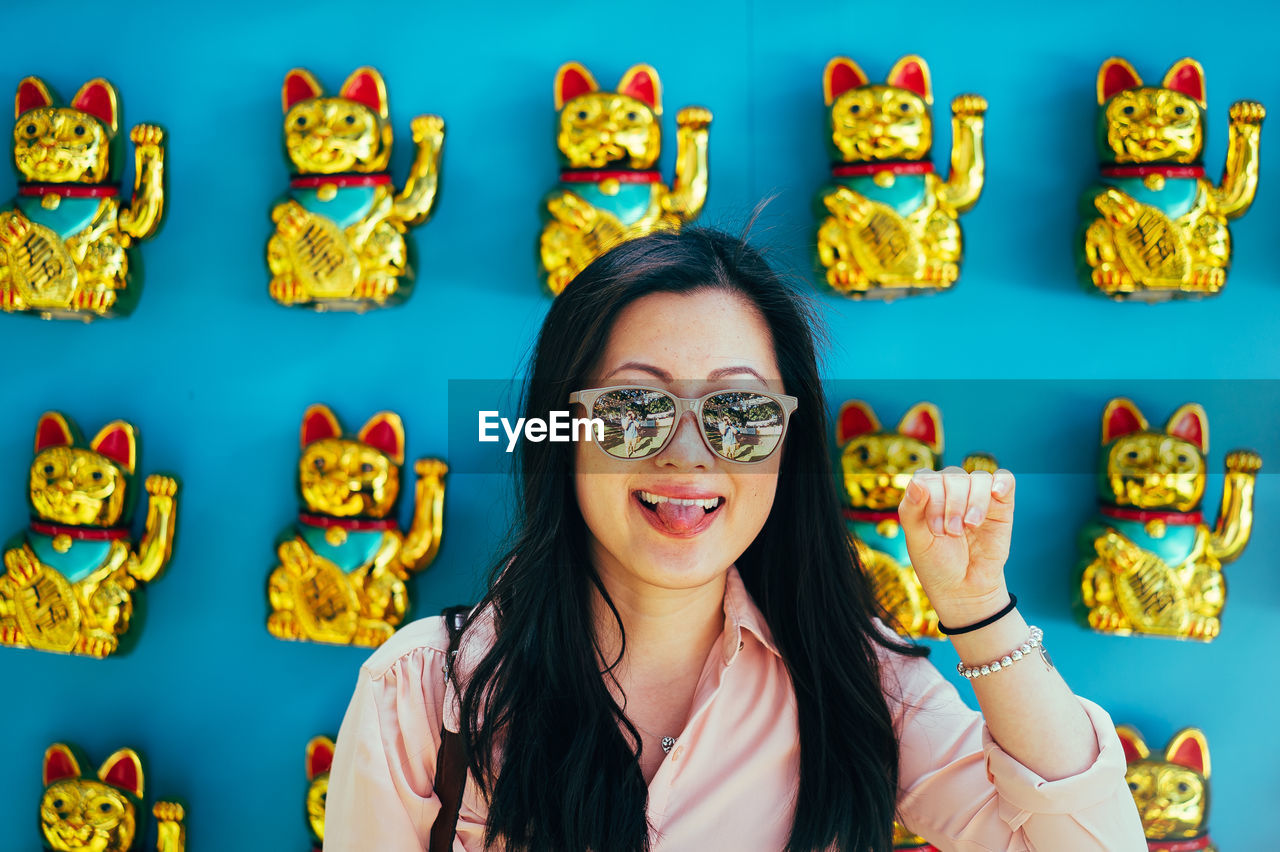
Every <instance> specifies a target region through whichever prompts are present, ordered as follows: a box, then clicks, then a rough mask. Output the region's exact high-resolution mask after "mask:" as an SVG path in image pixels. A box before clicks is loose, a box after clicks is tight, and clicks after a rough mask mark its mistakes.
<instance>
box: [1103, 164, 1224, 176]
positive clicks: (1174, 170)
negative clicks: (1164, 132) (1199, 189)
mask: <svg viewBox="0 0 1280 852" xmlns="http://www.w3.org/2000/svg"><path fill="white" fill-rule="evenodd" d="M1147 175H1160V176H1161V177H1167V178H1202V177H1204V166H1161V165H1156V164H1150V163H1149V164H1147V165H1145V166H1103V167H1102V176H1103V177H1146V176H1147Z"/></svg>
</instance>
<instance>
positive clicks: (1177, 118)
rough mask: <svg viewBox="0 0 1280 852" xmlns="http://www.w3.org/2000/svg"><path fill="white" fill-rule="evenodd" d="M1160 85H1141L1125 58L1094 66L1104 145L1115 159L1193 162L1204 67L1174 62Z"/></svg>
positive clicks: (1200, 143)
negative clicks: (1159, 86)
mask: <svg viewBox="0 0 1280 852" xmlns="http://www.w3.org/2000/svg"><path fill="white" fill-rule="evenodd" d="M1161 86H1162V87H1161V88H1157V87H1154V86H1144V85H1143V84H1142V80H1141V79H1140V78H1139V77H1138V75H1137V73H1136V72H1135V71H1134V70H1133V66H1131V65H1129V63H1128V62H1126V61H1125V60H1123V59H1119V58H1112V59H1108V60H1107V61H1106V62H1104V63H1103V64H1102V68H1101V69H1100V70H1099V71H1098V104H1099V106H1100V107H1101V110H1100V113H1101V115H1100V121H1101V122H1102V125H1103V126H1102V133H1103V135H1104V138H1105V139H1106V144H1107V148H1108V149H1109V150H1110V153H1111V154H1112V155H1113V156H1114V158H1115V162H1117V163H1156V162H1165V163H1194V162H1196V161H1198V160H1199V159H1200V154H1201V152H1202V150H1203V149H1204V108H1205V101H1204V71H1203V70H1202V69H1201V67H1200V64H1199V63H1198V62H1196V61H1195V60H1194V59H1182V60H1179V61H1178V62H1176V63H1174V65H1173V67H1171V68H1170V69H1169V72H1168V73H1167V74H1166V75H1165V78H1164V81H1163V82H1162V83H1161Z"/></svg>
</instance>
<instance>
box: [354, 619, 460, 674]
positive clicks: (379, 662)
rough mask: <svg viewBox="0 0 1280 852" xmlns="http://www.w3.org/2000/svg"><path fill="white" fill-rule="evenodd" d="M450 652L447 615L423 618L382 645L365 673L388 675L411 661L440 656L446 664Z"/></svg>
mask: <svg viewBox="0 0 1280 852" xmlns="http://www.w3.org/2000/svg"><path fill="white" fill-rule="evenodd" d="M448 653H449V630H448V628H447V627H445V623H444V616H442V615H433V616H430V617H429V618H419V619H417V620H416V621H411V622H409V623H408V624H406V625H404V626H403V627H401V628H400V629H399V630H397V631H396V632H395V633H393V634H392V635H391V638H390V639H388V640H387V641H386V642H383V643H382V644H381V645H379V646H378V649H377V650H376V651H374V652H373V653H372V654H371V655H370V656H369V658H368V659H367V660H365V661H364V666H363V667H362V668H364V670H365V671H366V672H367V673H368V674H369V675H370V676H371V677H373V678H375V679H377V678H381V677H384V676H386V674H387V672H389V671H390V670H391V669H393V668H396V667H397V666H400V665H403V664H404V663H406V662H408V661H411V660H419V661H420V660H421V659H422V658H424V657H438V658H440V660H441V661H442V662H443V659H444V657H445V655H446V654H448Z"/></svg>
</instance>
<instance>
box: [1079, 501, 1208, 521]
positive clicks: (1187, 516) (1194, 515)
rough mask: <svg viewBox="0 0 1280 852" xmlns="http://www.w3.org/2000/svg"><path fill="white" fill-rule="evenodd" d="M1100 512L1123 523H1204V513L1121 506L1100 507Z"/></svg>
mask: <svg viewBox="0 0 1280 852" xmlns="http://www.w3.org/2000/svg"><path fill="white" fill-rule="evenodd" d="M1098 511H1099V512H1101V513H1102V514H1104V515H1106V516H1107V517H1108V518H1119V519H1120V520H1122V521H1139V522H1141V523H1144V524H1145V523H1146V522H1147V521H1164V522H1165V523H1166V524H1172V525H1174V526H1177V525H1184V524H1199V523H1202V522H1203V521H1204V513H1203V512H1154V511H1150V510H1147V509H1122V508H1120V507H1119V506H1099V507H1098Z"/></svg>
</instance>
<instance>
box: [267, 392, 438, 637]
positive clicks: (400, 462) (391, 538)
mask: <svg viewBox="0 0 1280 852" xmlns="http://www.w3.org/2000/svg"><path fill="white" fill-rule="evenodd" d="M403 466H404V426H403V424H402V423H401V421H400V417H399V415H397V414H395V413H393V412H389V411H383V412H380V413H378V414H375V415H374V416H373V417H372V418H370V420H369V422H367V423H365V424H364V426H363V427H362V428H361V429H360V432H359V434H358V435H357V436H356V437H355V438H354V439H352V438H347V437H344V436H343V433H342V427H341V426H340V425H339V424H338V418H337V417H336V416H335V415H334V413H333V412H332V411H330V410H329V408H328V407H326V406H324V405H313V406H311V407H310V408H308V409H307V412H306V414H305V415H304V416H303V418H302V458H301V460H300V461H299V463H298V488H299V491H300V493H301V497H302V505H303V509H302V511H301V512H300V513H299V514H298V522H297V524H296V525H294V526H292V527H290V528H289V529H288V530H286V531H285V533H284V535H283V536H282V537H281V540H280V543H279V545H278V546H277V548H276V554H277V556H278V558H279V564H278V565H277V566H276V568H275V569H274V570H273V571H272V572H271V576H270V579H269V580H268V585H267V597H268V600H269V602H270V606H271V613H270V615H269V616H268V618H267V630H269V631H270V632H271V634H272V635H273V636H276V637H278V638H280V639H298V640H304V641H310V642H323V643H328V644H333V645H359V646H364V647H371V648H372V647H376V646H378V645H381V644H382V643H383V642H385V641H386V640H387V639H388V638H389V637H390V636H391V634H392V633H394V632H395V629H396V627H397V626H398V625H399V624H400V623H401V622H403V621H404V617H405V613H406V612H407V611H408V609H409V592H408V587H407V586H406V585H405V584H406V582H407V581H408V579H409V575H410V574H413V573H416V572H418V571H421V570H423V569H424V568H426V567H427V566H428V565H429V564H430V563H431V561H432V560H433V559H434V558H435V556H436V552H437V551H438V550H439V548H440V536H441V531H442V529H443V524H444V514H443V510H444V475H445V473H446V472H447V471H448V466H447V465H446V464H445V463H444V462H443V461H441V460H439V459H430V458H427V459H419V460H418V461H417V463H416V464H415V465H414V473H416V474H417V477H418V480H417V485H416V489H415V499H416V504H415V506H414V508H413V523H412V526H411V527H410V529H409V531H408V533H407V534H406V533H402V532H401V531H400V524H399V521H398V520H397V519H396V512H395V509H396V506H397V503H398V498H399V496H400V485H401V469H402V467H403Z"/></svg>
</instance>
